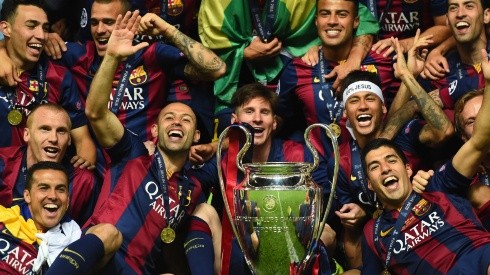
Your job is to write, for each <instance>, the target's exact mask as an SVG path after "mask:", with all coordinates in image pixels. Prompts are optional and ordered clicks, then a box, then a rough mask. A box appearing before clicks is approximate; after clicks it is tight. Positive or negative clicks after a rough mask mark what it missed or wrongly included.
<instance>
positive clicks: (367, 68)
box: [361, 64, 378, 74]
mask: <svg viewBox="0 0 490 275" xmlns="http://www.w3.org/2000/svg"><path fill="white" fill-rule="evenodd" d="M361 71H365V72H370V73H375V74H377V73H378V69H376V66H374V65H372V64H371V65H361Z"/></svg>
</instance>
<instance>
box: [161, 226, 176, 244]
mask: <svg viewBox="0 0 490 275" xmlns="http://www.w3.org/2000/svg"><path fill="white" fill-rule="evenodd" d="M160 239H162V241H163V242H164V243H171V242H173V241H174V240H175V231H174V230H173V229H172V228H170V227H165V228H164V229H163V230H162V232H161V233H160Z"/></svg>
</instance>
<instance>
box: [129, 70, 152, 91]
mask: <svg viewBox="0 0 490 275" xmlns="http://www.w3.org/2000/svg"><path fill="white" fill-rule="evenodd" d="M147 80H148V74H147V73H146V71H145V69H144V68H143V65H141V66H139V67H137V68H136V69H134V70H133V71H132V72H131V75H130V76H129V83H131V85H133V86H138V85H141V84H143V83H145V82H146V81H147Z"/></svg>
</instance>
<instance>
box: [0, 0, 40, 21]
mask: <svg viewBox="0 0 490 275" xmlns="http://www.w3.org/2000/svg"><path fill="white" fill-rule="evenodd" d="M21 5H24V6H36V7H38V8H40V9H42V10H44V11H46V6H45V3H44V1H42V0H4V1H3V4H2V11H1V12H0V20H1V21H11V20H12V19H13V18H14V17H15V15H16V14H17V7H19V6H21Z"/></svg>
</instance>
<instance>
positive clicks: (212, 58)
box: [139, 13, 226, 81]
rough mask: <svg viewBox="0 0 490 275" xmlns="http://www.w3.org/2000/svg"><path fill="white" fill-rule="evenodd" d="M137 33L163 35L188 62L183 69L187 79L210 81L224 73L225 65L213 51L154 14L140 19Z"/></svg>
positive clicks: (148, 14)
mask: <svg viewBox="0 0 490 275" xmlns="http://www.w3.org/2000/svg"><path fill="white" fill-rule="evenodd" d="M139 31H140V32H141V33H144V34H149V35H154V36H156V35H163V36H164V37H165V38H167V39H169V40H170V42H172V44H173V45H175V46H176V47H177V48H178V49H179V50H181V51H182V52H183V53H184V55H185V56H186V57H187V59H188V60H189V64H187V65H186V67H185V69H184V72H185V74H186V76H187V77H188V78H189V79H192V80H204V81H212V80H216V79H218V78H219V77H221V76H222V75H224V74H225V72H226V65H225V63H224V62H223V61H222V60H221V59H220V58H219V57H218V56H217V55H216V54H215V53H214V52H213V51H211V50H210V49H208V48H206V47H204V46H203V45H202V44H201V43H199V42H197V41H195V40H194V39H192V38H190V37H188V36H187V35H185V34H183V33H182V32H181V31H179V30H178V29H177V28H175V27H174V26H173V25H170V24H169V23H168V22H166V21H165V20H163V19H162V18H161V17H159V16H158V15H156V14H153V13H147V14H145V15H144V16H143V18H141V22H140V24H139Z"/></svg>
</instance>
